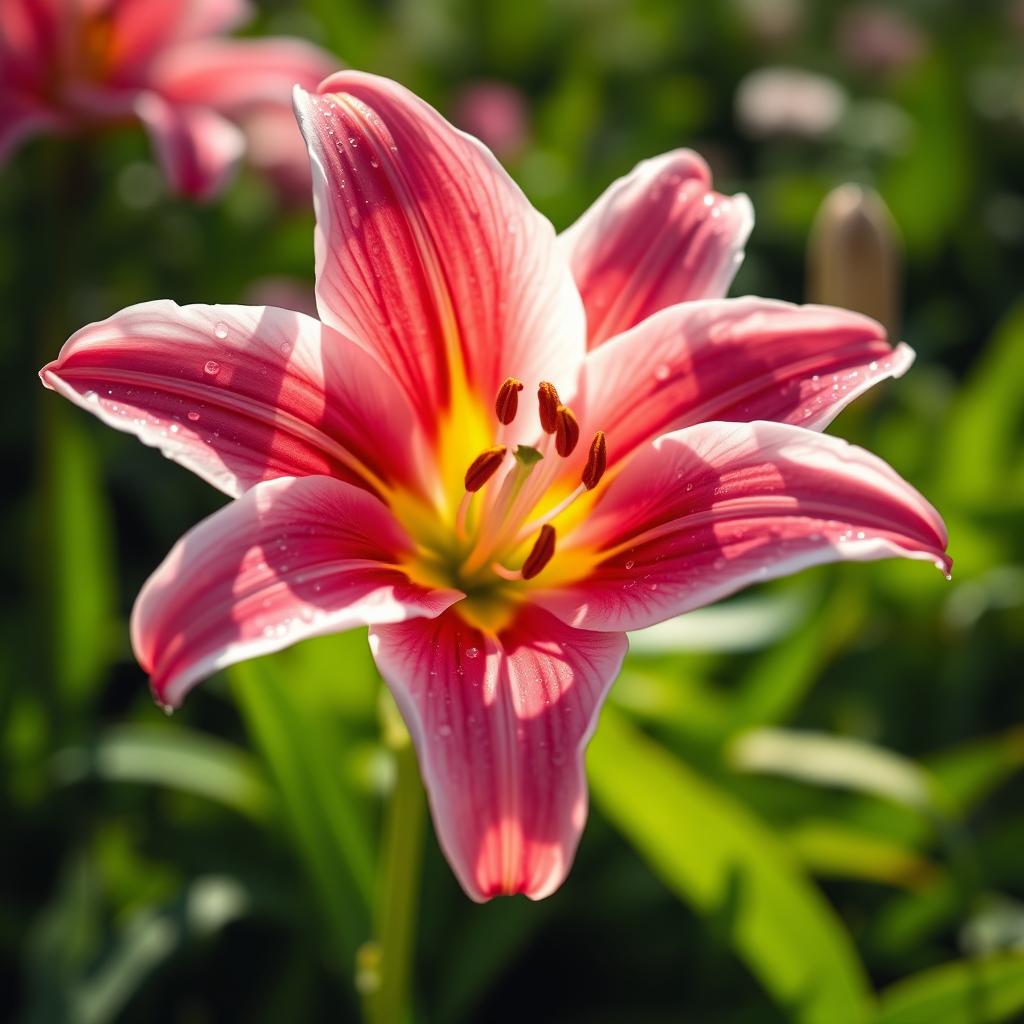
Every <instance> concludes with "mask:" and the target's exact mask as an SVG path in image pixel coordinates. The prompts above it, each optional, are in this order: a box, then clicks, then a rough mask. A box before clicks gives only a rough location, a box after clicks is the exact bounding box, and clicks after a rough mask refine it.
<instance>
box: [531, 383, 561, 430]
mask: <svg viewBox="0 0 1024 1024" xmlns="http://www.w3.org/2000/svg"><path fill="white" fill-rule="evenodd" d="M537 403H538V404H539V405H540V425H541V427H543V429H544V433H545V434H553V433H554V432H555V429H556V424H557V421H558V407H559V406H560V405H561V404H562V400H561V399H560V398H559V397H558V392H557V391H556V390H555V385H554V384H549V383H548V382H547V381H546V380H542V381H541V382H540V387H538V388H537Z"/></svg>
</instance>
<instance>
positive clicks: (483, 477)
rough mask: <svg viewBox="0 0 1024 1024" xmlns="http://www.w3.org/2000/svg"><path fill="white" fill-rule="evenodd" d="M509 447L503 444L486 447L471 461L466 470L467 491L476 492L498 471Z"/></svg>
mask: <svg viewBox="0 0 1024 1024" xmlns="http://www.w3.org/2000/svg"><path fill="white" fill-rule="evenodd" d="M506 451H507V449H506V448H505V446H504V445H503V444H499V445H495V446H494V447H493V448H486V449H484V451H482V452H481V453H480V454H479V455H478V456H477V457H476V458H475V459H474V460H473V461H472V462H471V463H470V466H469V469H467V470H466V491H467V492H468V493H470V494H475V493H476V492H477V491H479V490H480V488H481V487H483V485H484V484H485V483H487V481H488V480H490V479H491V477H492V476H494V474H495V473H497V472H498V467H499V466H500V465H501V463H502V461H503V460H504V458H505V452H506Z"/></svg>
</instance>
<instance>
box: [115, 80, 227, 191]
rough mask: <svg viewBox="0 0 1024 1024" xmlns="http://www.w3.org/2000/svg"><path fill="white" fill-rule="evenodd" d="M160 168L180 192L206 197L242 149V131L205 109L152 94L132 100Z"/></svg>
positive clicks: (223, 180)
mask: <svg viewBox="0 0 1024 1024" xmlns="http://www.w3.org/2000/svg"><path fill="white" fill-rule="evenodd" d="M135 113H136V114H137V115H138V117H139V120H141V121H142V123H143V125H144V126H145V128H146V131H147V132H148V133H149V137H150V139H151V141H152V143H153V146H154V148H155V149H156V153H157V157H158V158H159V160H160V166H161V167H162V168H163V172H164V175H165V176H166V178H167V181H168V182H169V183H170V186H171V189H172V190H173V191H174V192H176V193H177V194H179V195H182V196H189V197H191V198H193V199H210V198H212V197H213V196H215V195H216V194H217V193H218V192H219V191H220V190H221V189H222V188H223V187H224V186H225V185H226V184H227V181H228V179H229V178H230V177H231V174H232V173H233V172H234V169H235V166H236V165H237V163H238V161H239V159H240V158H241V156H242V153H243V152H244V151H245V136H244V135H243V134H242V131H241V130H240V129H239V128H237V127H236V126H235V125H233V124H232V123H231V122H230V121H228V120H227V119H226V118H224V117H222V116H221V115H220V114H218V113H216V111H213V110H210V109H209V108H207V107H190V106H180V105H177V104H173V103H168V102H167V100H165V99H164V98H163V97H162V96H158V95H157V94H156V93H155V92H143V93H140V94H139V95H138V97H137V98H136V100H135Z"/></svg>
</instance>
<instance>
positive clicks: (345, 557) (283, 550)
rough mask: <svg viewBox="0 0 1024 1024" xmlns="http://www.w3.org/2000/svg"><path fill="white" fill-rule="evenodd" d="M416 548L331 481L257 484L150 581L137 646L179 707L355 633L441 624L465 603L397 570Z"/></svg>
mask: <svg viewBox="0 0 1024 1024" xmlns="http://www.w3.org/2000/svg"><path fill="white" fill-rule="evenodd" d="M410 546H411V542H410V541H409V539H408V537H407V536H406V535H405V533H404V531H403V530H402V528H401V527H400V526H399V525H398V524H397V523H396V522H395V520H394V519H393V518H392V517H391V514H390V513H389V512H388V510H387V508H386V507H385V506H384V505H383V504H381V503H380V502H379V501H378V500H377V499H376V498H374V497H373V496H372V495H370V494H367V493H366V492H365V491H360V490H357V489H356V488H354V487H351V486H349V485H348V484H344V483H341V482H340V481H338V480H332V479H330V478H328V477H306V478H304V479H301V480H299V479H282V480H274V481H270V482H268V483H263V484H258V485H257V486H256V487H254V488H253V489H252V490H251V491H249V492H248V493H247V494H245V495H243V496H242V497H241V498H239V499H238V500H237V501H233V502H231V503H230V504H229V505H227V506H225V507H224V508H223V509H221V510H220V511H218V512H215V513H214V514H213V515H212V516H210V517H209V518H208V519H206V520H204V521H203V522H201V523H200V524H199V525H198V526H196V527H194V528H193V529H192V530H190V531H189V532H188V533H187V534H185V536H184V537H182V539H181V540H180V541H179V542H178V543H177V544H176V545H175V547H174V548H173V549H172V551H171V552H170V554H169V555H168V556H167V558H166V559H165V560H164V562H163V563H162V564H161V566H160V567H159V568H158V569H157V570H156V572H154V573H153V575H152V576H151V577H150V578H149V580H148V581H147V582H146V585H145V586H144V587H143V589H142V592H141V593H140V594H139V597H138V600H137V601H136V603H135V609H134V611H133V613H132V644H133V646H134V648H135V653H136V656H137V657H138V659H139V662H140V664H141V665H142V667H143V668H144V669H146V671H147V672H149V673H150V681H151V685H152V687H153V693H154V695H155V696H156V699H157V700H159V701H160V702H161V703H163V704H167V705H171V706H176V705H177V704H179V703H180V702H181V700H182V698H183V697H184V695H185V693H186V692H187V691H188V690H189V689H191V687H192V686H194V685H195V684H196V683H197V682H199V681H200V680H201V679H203V678H204V677H206V676H208V675H210V674H212V673H213V672H214V671H216V670H217V669H220V668H223V667H224V666H226V665H231V664H234V663H235V662H238V661H242V660H245V659H247V658H252V657H256V656H257V655H259V654H267V653H269V652H271V651H277V650H280V649H281V648H283V647H287V646H289V645H291V644H293V643H296V642H297V641H299V640H302V639H305V638H306V637H310V636H320V635H323V634H325V633H337V632H341V631H342V630H345V629H351V628H352V627H353V626H359V625H367V624H373V623H381V622H400V621H402V620H404V619H408V618H413V617H415V616H419V615H437V614H439V613H440V612H442V611H443V610H444V609H445V608H447V607H448V606H449V605H450V604H451V603H452V602H453V601H456V600H458V599H459V597H460V596H461V595H460V594H458V593H457V592H455V591H440V590H428V589H426V588H424V587H420V586H417V585H415V584H413V583H411V582H410V581H409V579H408V578H407V577H406V576H405V574H404V573H403V572H401V571H400V570H399V569H397V568H396V567H395V566H394V564H393V563H394V561H395V559H396V558H397V557H398V556H400V555H401V554H402V553H403V552H407V551H408V550H409V548H410Z"/></svg>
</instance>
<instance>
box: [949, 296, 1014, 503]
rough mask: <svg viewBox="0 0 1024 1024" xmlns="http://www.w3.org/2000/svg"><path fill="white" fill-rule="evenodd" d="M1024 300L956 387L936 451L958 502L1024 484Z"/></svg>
mask: <svg viewBox="0 0 1024 1024" xmlns="http://www.w3.org/2000/svg"><path fill="white" fill-rule="evenodd" d="M1022 427H1024V303H1018V304H1017V305H1016V306H1015V307H1014V308H1013V309H1012V310H1011V311H1010V313H1009V315H1008V316H1007V317H1006V319H1005V320H1003V322H1002V324H1001V325H1000V327H999V329H998V330H997V331H996V334H995V336H994V337H993V338H992V339H991V341H990V342H989V343H988V345H987V347H986V348H985V351H984V354H983V355H982V356H981V357H980V359H979V360H978V363H977V365H976V367H975V369H974V371H973V373H972V374H971V377H970V379H969V380H968V382H967V384H966V386H965V387H964V388H963V389H962V390H961V392H960V394H959V396H958V397H957V400H956V402H955V403H954V405H953V408H952V410H951V412H950V414H949V417H948V419H947V426H946V436H945V438H944V439H943V441H942V443H941V445H939V449H940V450H941V451H942V467H943V470H944V474H945V479H944V480H943V484H944V489H945V492H946V494H947V495H949V497H950V499H952V500H955V501H957V502H959V503H964V502H973V503H979V504H980V503H982V502H984V501H985V500H986V499H997V500H998V501H999V503H1000V505H1005V504H1006V501H1007V498H1008V496H1009V495H1010V494H1017V495H1018V496H1020V494H1021V490H1022V488H1024V478H1022V464H1021V462H1020V450H1021V449H1020V436H1021V429H1022Z"/></svg>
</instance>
